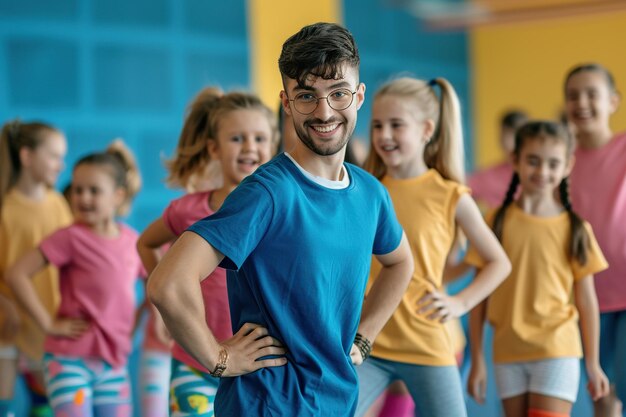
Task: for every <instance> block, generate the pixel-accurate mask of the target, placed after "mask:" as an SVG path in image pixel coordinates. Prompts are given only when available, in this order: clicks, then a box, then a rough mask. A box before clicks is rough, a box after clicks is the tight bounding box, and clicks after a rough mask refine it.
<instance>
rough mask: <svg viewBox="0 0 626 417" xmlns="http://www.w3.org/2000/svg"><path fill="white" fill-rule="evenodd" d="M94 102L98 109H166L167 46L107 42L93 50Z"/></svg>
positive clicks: (169, 80)
mask: <svg viewBox="0 0 626 417" xmlns="http://www.w3.org/2000/svg"><path fill="white" fill-rule="evenodd" d="M94 55H95V59H94V61H95V65H94V68H95V71H94V76H93V77H94V78H93V79H94V89H95V102H96V105H97V106H98V107H99V108H101V109H111V110H122V111H127V110H131V111H137V112H142V111H167V110H170V109H171V107H172V84H173V81H172V58H171V53H170V51H169V50H167V49H158V48H150V47H142V46H121V45H111V46H109V45H106V46H98V47H96V49H95V53H94Z"/></svg>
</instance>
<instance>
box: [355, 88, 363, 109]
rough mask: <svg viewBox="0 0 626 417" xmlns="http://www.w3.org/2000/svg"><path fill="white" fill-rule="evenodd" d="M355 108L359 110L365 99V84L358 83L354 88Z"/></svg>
mask: <svg viewBox="0 0 626 417" xmlns="http://www.w3.org/2000/svg"><path fill="white" fill-rule="evenodd" d="M355 95H356V109H357V110H359V109H360V108H361V106H362V105H363V102H364V101H365V84H363V83H359V86H358V87H357V89H356V94H355Z"/></svg>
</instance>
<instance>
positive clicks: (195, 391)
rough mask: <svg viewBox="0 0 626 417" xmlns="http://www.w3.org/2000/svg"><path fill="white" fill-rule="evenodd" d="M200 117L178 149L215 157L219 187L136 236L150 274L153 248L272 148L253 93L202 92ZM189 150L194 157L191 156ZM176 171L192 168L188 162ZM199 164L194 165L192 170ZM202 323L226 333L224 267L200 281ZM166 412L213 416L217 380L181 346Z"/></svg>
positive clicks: (269, 123) (217, 199)
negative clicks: (219, 173) (195, 131)
mask: <svg viewBox="0 0 626 417" xmlns="http://www.w3.org/2000/svg"><path fill="white" fill-rule="evenodd" d="M203 112H204V117H202V118H200V120H198V123H196V124H195V125H196V126H198V128H200V129H201V130H202V132H203V134H202V135H196V136H194V138H195V139H196V141H195V142H193V141H190V142H189V143H187V144H186V148H187V149H184V150H181V149H180V145H179V151H180V152H181V153H182V154H184V155H187V156H188V159H187V161H188V163H189V164H191V162H192V161H193V160H194V158H195V159H196V160H198V159H200V158H204V160H205V161H206V160H207V159H210V160H217V161H219V162H220V165H221V167H222V177H223V185H222V186H221V187H220V188H217V189H215V190H212V191H205V192H198V193H193V194H188V195H186V196H183V197H181V198H179V199H177V200H174V201H173V202H172V203H170V205H169V206H168V207H167V208H166V209H165V212H164V213H163V217H162V218H160V219H157V220H156V221H154V222H153V223H152V224H151V225H150V226H148V228H147V229H146V230H145V231H144V232H143V233H142V234H141V236H140V238H139V241H138V243H137V249H138V251H139V254H140V256H141V258H142V261H143V263H144V266H145V267H146V269H147V270H148V271H149V272H151V271H152V270H153V269H154V267H155V266H156V264H157V262H158V257H159V251H158V250H159V248H160V247H161V246H162V245H163V244H165V243H168V242H171V241H173V240H174V239H176V238H177V237H178V236H180V235H181V234H182V233H183V232H184V231H185V230H186V229H187V228H188V227H189V226H191V225H192V224H194V223H195V222H197V221H198V220H200V219H202V218H204V217H207V216H209V215H211V214H213V213H214V212H215V211H217V209H219V207H221V205H222V203H223V201H224V200H225V199H226V197H227V196H228V194H230V192H231V191H232V190H233V189H235V187H236V186H237V185H239V183H240V182H241V181H242V180H243V179H244V178H245V177H247V176H248V175H250V174H251V173H252V172H254V171H255V170H256V168H257V167H258V166H260V165H261V164H264V163H265V162H267V161H269V160H270V158H271V156H272V155H273V153H274V151H275V148H276V142H277V141H276V139H277V127H276V121H275V119H274V117H273V114H272V112H271V110H269V109H268V108H267V107H266V106H264V105H263V104H262V102H261V101H260V100H259V99H258V98H257V97H256V96H254V95H250V94H245V93H235V92H233V93H229V94H225V95H222V94H221V93H220V92H219V91H217V90H212V93H211V91H207V92H205V97H204V107H203ZM194 150H195V152H196V154H197V155H194V153H193V152H194ZM183 166H184V165H179V166H178V168H179V171H178V172H187V173H188V174H191V173H193V172H194V166H188V167H187V169H182V168H183ZM200 168H202V165H196V166H195V169H200ZM201 290H202V296H203V300H204V308H205V321H206V324H207V326H208V327H209V328H210V329H211V331H212V332H213V334H215V337H216V338H217V339H218V340H225V339H228V338H230V337H232V326H231V321H230V311H229V306H228V293H227V291H226V271H225V270H223V269H222V268H217V269H216V270H215V271H214V272H213V273H212V274H210V275H209V276H208V277H206V278H205V279H204V280H203V281H202V282H201ZM172 356H173V360H172V375H171V383H170V386H171V390H170V391H171V400H170V404H171V407H170V411H171V414H170V415H171V416H173V417H178V416H190V415H203V416H204V415H213V414H212V413H213V401H214V398H215V393H216V392H217V385H218V381H219V379H218V378H215V377H213V376H211V374H210V373H209V370H208V369H206V368H205V367H204V366H202V365H200V363H198V361H196V359H195V358H193V357H192V356H191V355H189V354H188V353H187V352H186V351H185V350H184V349H183V348H182V347H180V346H179V345H177V344H175V345H174V348H173V349H172Z"/></svg>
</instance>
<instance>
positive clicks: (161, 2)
mask: <svg viewBox="0 0 626 417" xmlns="http://www.w3.org/2000/svg"><path fill="white" fill-rule="evenodd" d="M168 4H169V2H168V1H167V0H132V1H128V0H94V1H93V7H92V16H93V20H94V22H96V23H99V24H102V23H105V24H110V25H120V26H136V25H138V26H143V27H167V26H168V25H170V23H171V13H170V10H169V6H168Z"/></svg>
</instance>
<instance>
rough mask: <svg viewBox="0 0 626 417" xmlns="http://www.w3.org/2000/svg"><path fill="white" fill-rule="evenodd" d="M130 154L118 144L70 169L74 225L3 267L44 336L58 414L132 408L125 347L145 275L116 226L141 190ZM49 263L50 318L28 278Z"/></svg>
mask: <svg viewBox="0 0 626 417" xmlns="http://www.w3.org/2000/svg"><path fill="white" fill-rule="evenodd" d="M139 184H140V180H139V175H138V172H137V170H136V166H135V164H134V160H133V158H132V155H131V154H130V152H129V151H128V149H127V148H126V147H125V146H124V145H123V144H122V143H121V142H120V141H117V142H115V143H114V144H113V145H112V146H111V147H109V149H108V150H107V151H106V152H103V153H97V154H92V155H89V156H86V157H84V158H82V159H81V160H80V161H78V163H77V164H76V166H75V167H74V172H73V177H72V188H71V203H72V208H73V212H74V215H75V219H76V221H75V223H74V224H73V225H71V226H69V227H66V228H64V229H61V230H59V231H57V232H55V233H53V234H52V235H51V236H49V237H47V238H46V239H44V241H43V242H42V243H41V245H40V246H39V248H38V249H35V250H33V251H31V252H29V253H27V254H26V255H24V256H23V257H22V258H20V259H19V260H18V261H17V262H16V263H15V265H14V266H13V267H12V268H11V269H10V270H9V273H8V274H7V281H8V283H9V285H10V286H11V288H12V289H13V291H14V292H15V294H16V297H17V299H18V300H19V301H20V303H21V304H22V305H23V306H24V307H25V309H26V311H27V312H28V314H30V316H32V318H33V319H34V320H35V322H36V323H37V324H38V325H39V326H41V328H42V329H43V330H44V331H45V332H46V333H47V334H48V336H47V338H46V342H45V351H46V354H45V359H44V360H45V371H44V372H45V379H46V388H47V393H48V396H49V399H50V404H51V406H52V409H53V411H54V414H55V415H57V416H61V415H68V416H69V415H71V416H76V417H80V416H92V415H101V416H104V415H107V416H116V417H128V416H130V415H131V414H132V411H131V408H132V407H131V397H130V385H129V378H128V372H127V370H126V366H125V365H126V361H127V358H128V355H129V354H130V351H131V333H132V329H133V317H134V314H135V313H134V307H135V291H134V288H135V281H136V279H137V277H138V276H140V275H143V273H142V267H141V261H140V259H139V257H138V256H137V254H136V253H135V251H134V250H133V248H134V246H135V244H136V240H137V233H136V232H135V231H133V230H132V229H130V228H129V227H128V226H125V225H123V224H120V223H118V222H117V221H116V219H115V217H116V215H118V214H123V213H124V212H125V211H126V210H127V209H128V206H129V204H130V200H131V198H132V196H134V194H135V193H136V192H137V190H138V189H139ZM47 264H53V265H55V266H57V267H58V268H59V270H60V287H61V288H60V290H61V304H60V307H59V311H58V313H57V315H56V317H54V316H51V315H50V314H49V313H48V312H47V310H45V309H44V307H43V304H42V302H41V300H40V299H39V298H38V297H37V295H36V293H35V292H34V289H33V285H32V283H31V279H30V278H31V277H32V276H33V275H34V274H35V273H36V272H37V271H39V270H40V269H41V268H43V267H44V266H46V265H47Z"/></svg>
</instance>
